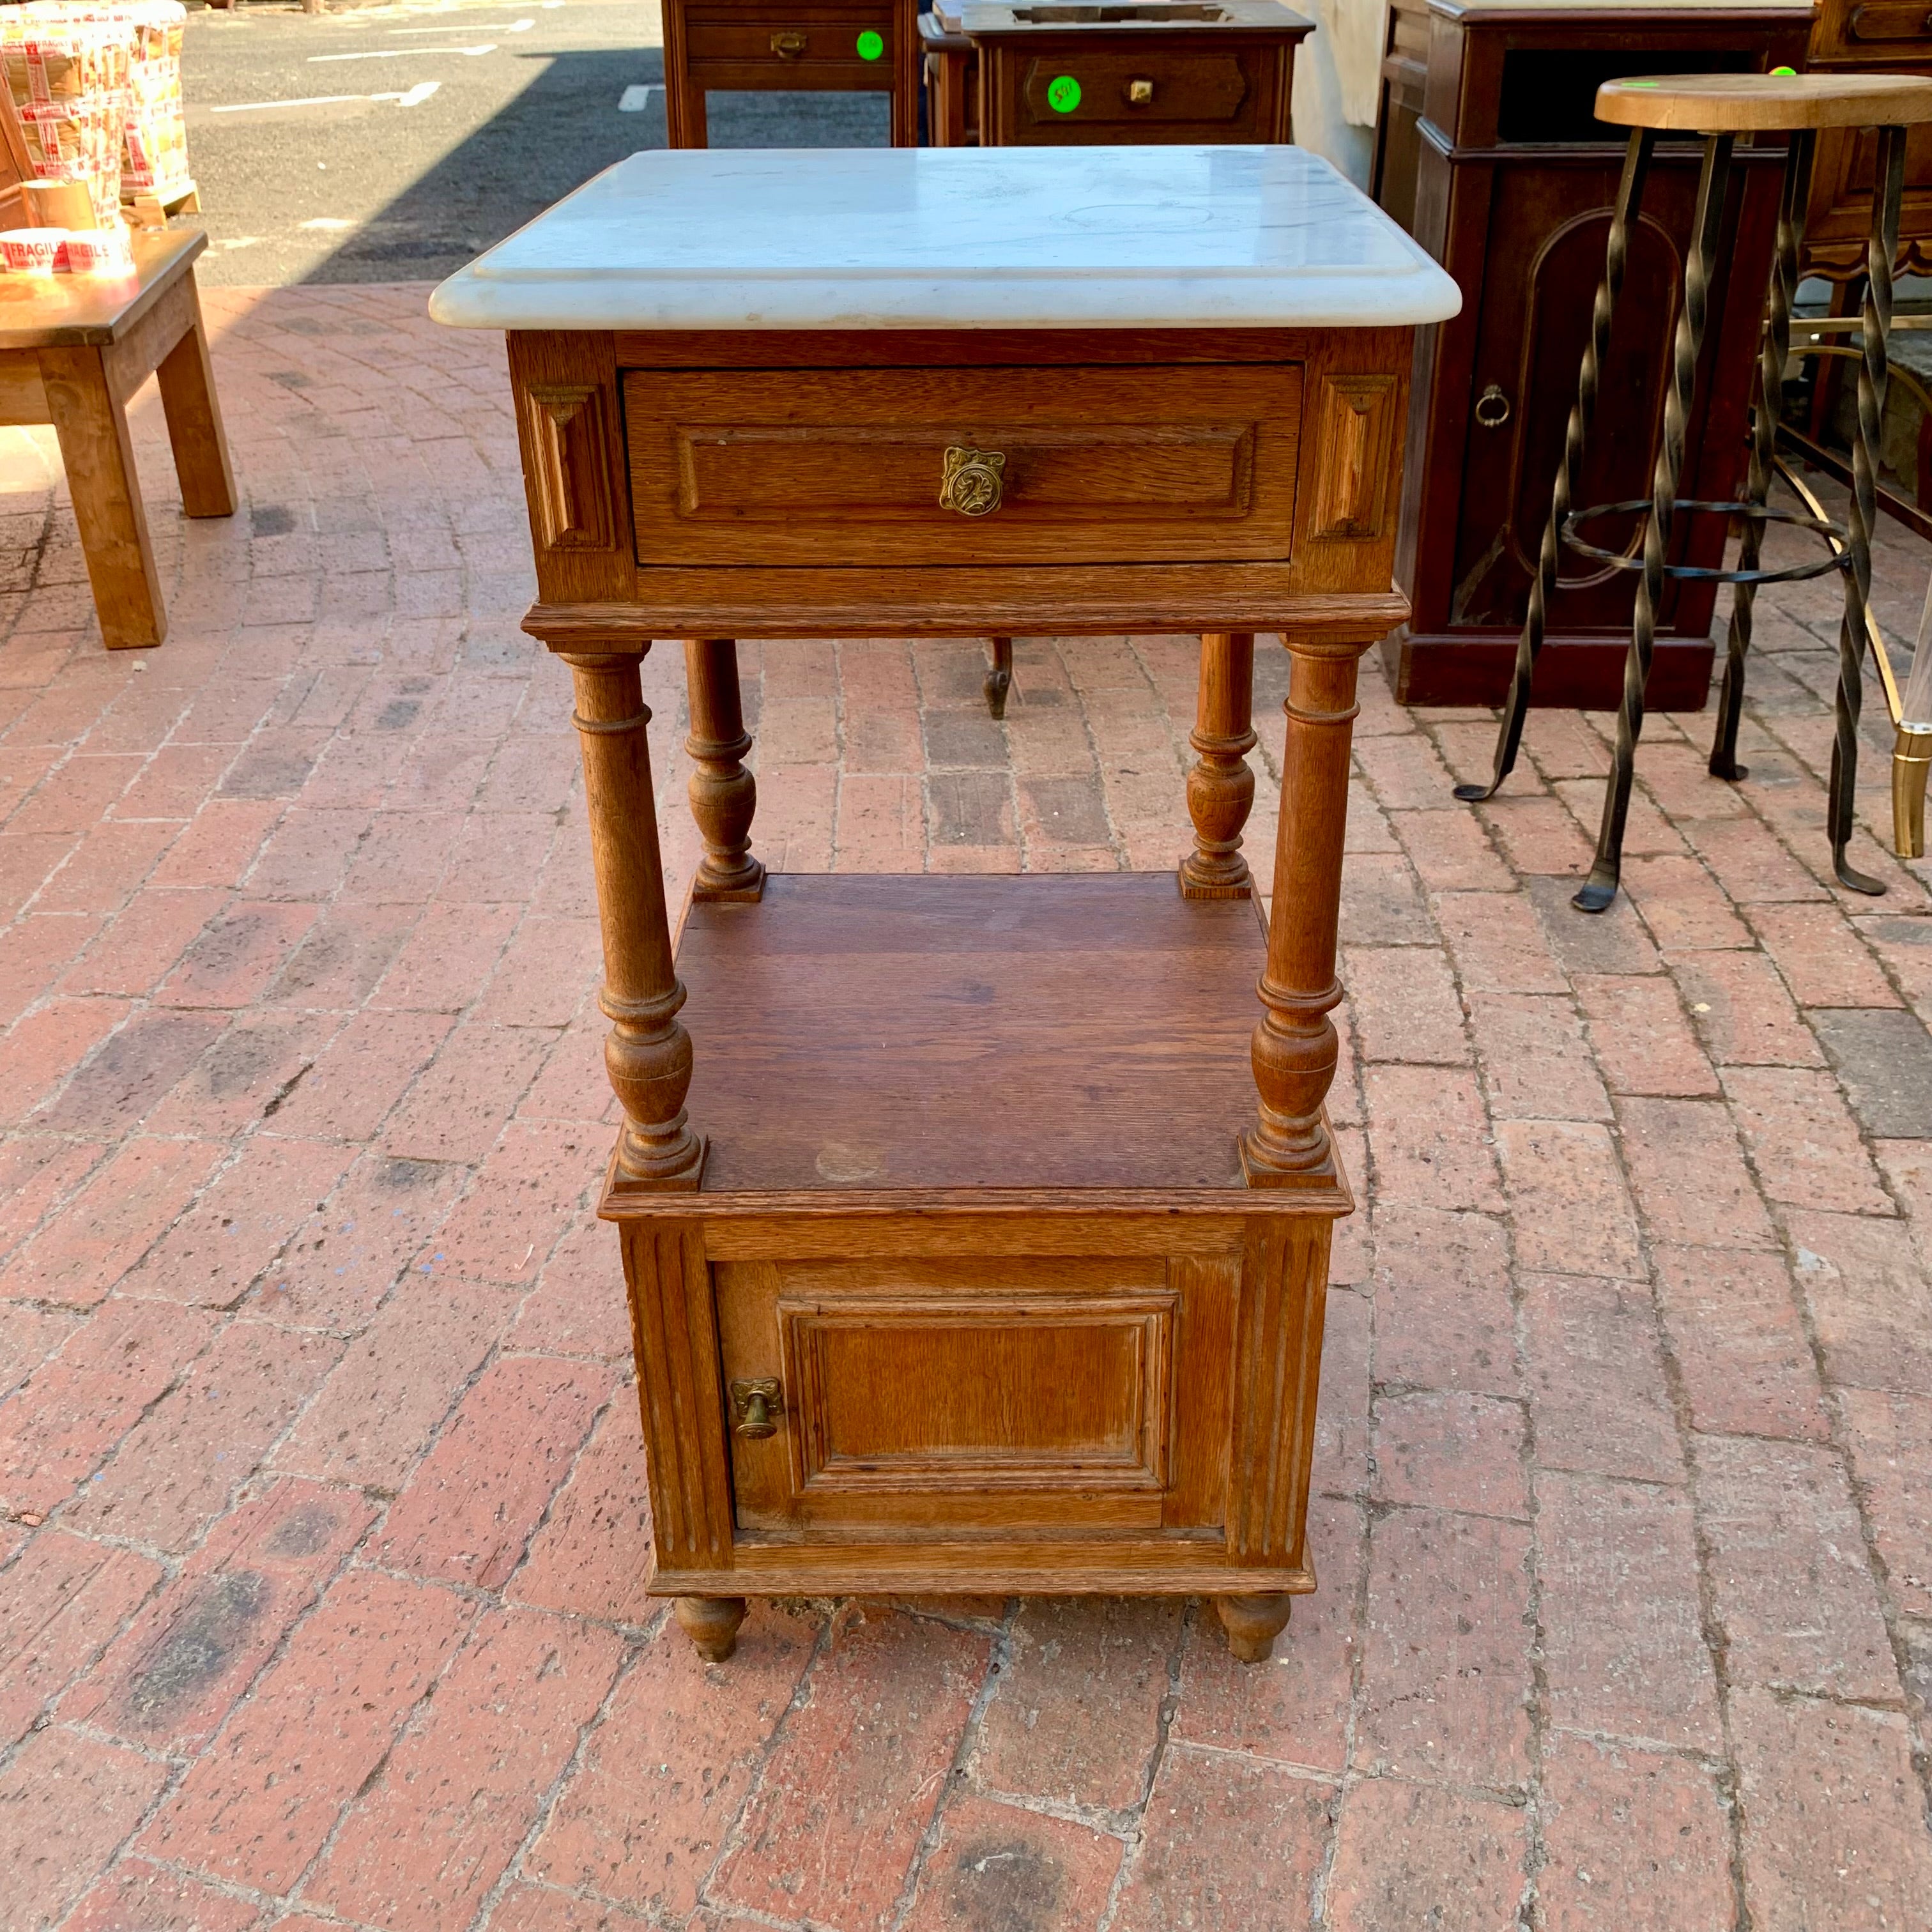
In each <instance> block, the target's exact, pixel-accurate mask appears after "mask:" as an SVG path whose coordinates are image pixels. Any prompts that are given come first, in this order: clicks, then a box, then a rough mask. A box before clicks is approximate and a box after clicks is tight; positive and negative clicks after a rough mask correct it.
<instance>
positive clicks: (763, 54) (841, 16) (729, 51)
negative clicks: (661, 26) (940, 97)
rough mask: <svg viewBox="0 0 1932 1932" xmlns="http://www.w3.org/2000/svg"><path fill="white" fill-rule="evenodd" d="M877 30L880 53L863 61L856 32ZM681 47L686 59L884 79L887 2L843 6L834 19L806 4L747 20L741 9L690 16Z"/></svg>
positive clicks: (887, 73) (888, 50)
mask: <svg viewBox="0 0 1932 1932" xmlns="http://www.w3.org/2000/svg"><path fill="white" fill-rule="evenodd" d="M865 33H873V34H877V35H878V37H879V38H880V40H881V41H882V42H883V43H884V44H883V52H880V53H878V54H877V55H874V57H873V58H871V60H869V61H868V60H867V59H865V57H864V56H863V55H862V54H861V53H860V52H859V35H860V34H865ZM685 49H686V54H687V57H688V58H689V59H690V60H691V61H692V62H699V61H723V62H730V63H731V64H732V65H740V66H741V65H746V64H759V65H769V66H771V67H772V68H823V67H825V66H826V65H837V66H841V67H851V68H858V69H860V70H862V71H864V72H865V73H867V74H877V75H879V76H880V77H883V79H885V80H889V78H890V77H891V75H892V65H893V63H892V56H893V49H892V7H891V6H890V5H889V4H886V5H880V7H878V8H877V10H876V11H874V12H871V13H866V12H862V11H860V10H857V9H854V8H849V7H848V8H846V9H844V10H842V11H841V12H840V13H838V14H837V15H836V16H835V17H831V18H827V17H826V16H824V15H823V14H814V13H813V12H812V11H811V10H810V9H809V8H808V7H800V8H798V9H796V10H795V11H794V10H785V9H781V8H778V7H771V8H768V9H760V10H757V11H756V12H754V13H752V15H751V17H750V18H749V19H747V18H746V17H745V13H743V12H741V11H739V10H735V9H734V10H733V11H731V12H730V13H693V14H691V15H688V17H686V20H685Z"/></svg>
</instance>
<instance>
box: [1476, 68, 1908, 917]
mask: <svg viewBox="0 0 1932 1932" xmlns="http://www.w3.org/2000/svg"><path fill="white" fill-rule="evenodd" d="M1597 115H1598V119H1600V120H1603V121H1610V122H1611V123H1612V124H1615V125H1616V126H1619V127H1628V128H1629V129H1630V130H1631V138H1630V145H1629V148H1628V150H1627V151H1626V153H1625V160H1624V171H1623V178H1622V181H1621V183H1620V184H1619V187H1618V190H1617V200H1616V211H1615V214H1614V216H1613V219H1612V221H1611V223H1610V240H1609V245H1608V248H1607V251H1606V253H1605V260H1604V277H1603V280H1602V281H1601V282H1600V283H1599V284H1598V288H1597V297H1596V303H1595V308H1594V309H1593V311H1592V315H1591V327H1590V341H1589V344H1588V345H1587V346H1586V348H1585V350H1584V353H1583V365H1582V367H1581V368H1580V370H1579V371H1578V374H1577V401H1576V405H1575V407H1574V408H1573V409H1572V410H1571V412H1570V421H1569V425H1568V432H1567V434H1566V435H1565V439H1564V447H1563V460H1562V463H1560V464H1559V466H1558V469H1557V472H1556V487H1555V488H1554V489H1553V491H1552V493H1551V497H1550V518H1549V521H1548V522H1547V523H1546V524H1545V526H1544V532H1543V543H1542V547H1541V552H1540V553H1539V555H1538V567H1537V573H1536V577H1535V581H1534V582H1533V583H1532V586H1531V588H1530V597H1529V614H1528V616H1527V617H1526V619H1525V621H1524V623H1523V636H1522V638H1521V640H1520V643H1518V645H1517V660H1516V670H1515V673H1514V676H1513V677H1512V679H1511V683H1510V694H1509V699H1508V703H1507V705H1506V706H1505V709H1504V713H1503V720H1502V730H1501V733H1499V737H1498V739H1497V743H1496V766H1495V770H1494V772H1493V775H1492V776H1491V778H1490V781H1489V783H1488V784H1469V785H1459V786H1458V787H1457V789H1456V796H1457V797H1458V798H1460V799H1468V800H1476V799H1485V798H1488V797H1490V796H1491V795H1492V794H1493V793H1494V792H1495V791H1496V788H1497V787H1499V785H1500V784H1502V781H1503V780H1504V779H1505V778H1507V777H1508V775H1509V773H1510V772H1511V769H1512V768H1513V766H1514V765H1515V763H1516V756H1517V750H1518V748H1519V747H1520V745H1521V743H1522V740H1523V722H1524V718H1525V716H1526V713H1527V712H1528V710H1529V692H1530V685H1531V682H1532V679H1533V677H1534V676H1535V668H1536V660H1537V656H1538V652H1540V651H1541V649H1542V646H1543V636H1544V617H1545V612H1546V610H1547V605H1548V600H1549V597H1550V591H1551V589H1553V586H1554V585H1555V583H1556V568H1557V557H1558V546H1559V544H1568V545H1569V546H1570V547H1571V548H1572V549H1574V550H1579V551H1580V552H1582V553H1583V554H1584V555H1585V556H1589V557H1592V558H1595V559H1598V561H1600V562H1605V563H1609V564H1610V565H1614V566H1616V567H1617V568H1622V569H1627V570H1637V571H1641V572H1642V573H1643V574H1642V575H1641V577H1640V579H1639V580H1638V584H1637V610H1636V614H1635V617H1634V622H1633V623H1632V625H1631V643H1630V649H1629V652H1628V655H1627V656H1626V658H1625V662H1624V686H1623V699H1622V703H1621V704H1620V705H1619V707H1618V711H1617V736H1616V752H1615V756H1614V757H1613V762H1612V766H1611V772H1610V787H1609V789H1608V790H1607V793H1606V794H1605V796H1604V817H1603V823H1602V825H1601V828H1600V829H1599V831H1598V838H1597V851H1596V858H1595V863H1594V864H1593V865H1592V868H1591V871H1590V875H1589V877H1588V878H1587V879H1586V880H1585V881H1584V883H1583V886H1582V887H1581V888H1580V889H1579V890H1578V892H1577V895H1576V897H1575V899H1574V901H1573V902H1574V904H1576V905H1577V907H1580V909H1581V910H1583V911H1585V912H1602V911H1603V910H1605V909H1606V908H1607V907H1608V906H1609V905H1610V903H1611V902H1612V901H1613V900H1614V899H1615V898H1616V895H1617V886H1618V882H1619V877H1620V876H1621V874H1622V864H1623V839H1624V825H1625V819H1626V818H1627V817H1628V814H1629V810H1630V790H1631V775H1632V771H1633V768H1634V762H1635V758H1636V753H1637V739H1638V736H1639V735H1640V733H1641V732H1642V731H1643V712H1644V687H1645V685H1646V682H1647V681H1648V679H1649V676H1650V666H1651V658H1652V653H1653V651H1654V649H1655V643H1656V637H1657V615H1658V604H1659V601H1660V600H1661V596H1662V594H1663V590H1664V581H1665V580H1666V579H1667V577H1688V576H1700V577H1705V578H1706V579H1711V578H1715V579H1716V580H1718V581H1719V582H1721V583H1730V584H1731V585H1732V586H1733V593H1732V594H1733V602H1732V609H1731V621H1730V631H1729V634H1728V636H1727V643H1726V652H1725V663H1724V686H1723V688H1722V690H1721V693H1720V694H1719V697H1718V723H1717V730H1716V735H1715V739H1714V740H1713V742H1712V748H1711V763H1710V769H1711V771H1712V774H1713V775H1715V776H1716V777H1718V778H1732V779H1736V778H1742V777H1744V776H1745V772H1744V770H1743V769H1742V766H1739V763H1738V762H1737V734H1738V724H1739V716H1740V714H1741V712H1742V706H1743V703H1744V686H1745V659H1746V657H1747V655H1748V652H1749V650H1750V647H1751V608H1752V603H1753V600H1754V598H1755V597H1756V595H1757V586H1759V585H1760V583H1788V582H1791V581H1794V580H1797V579H1799V578H1802V577H1817V576H1822V575H1823V574H1824V573H1825V572H1826V571H1829V570H1834V569H1842V570H1843V572H1844V574H1845V610H1844V617H1843V622H1842V624H1841V627H1840V630H1839V643H1838V700H1837V707H1836V709H1837V733H1836V737H1835V742H1834V744H1833V746H1832V782H1831V799H1830V805H1829V814H1828V819H1827V829H1828V832H1829V836H1830V838H1831V842H1832V867H1833V869H1834V871H1835V872H1836V874H1837V875H1838V880H1839V883H1841V884H1842V885H1844V886H1848V887H1849V888H1850V889H1852V891H1854V892H1869V893H1874V894H1875V893H1879V892H1883V891H1884V889H1885V888H1884V886H1882V885H1881V884H1880V883H1879V882H1878V881H1877V880H1876V879H1872V878H1868V877H1866V876H1865V874H1863V873H1861V872H1859V871H1855V869H1854V868H1852V866H1851V865H1850V864H1849V862H1847V860H1846V856H1845V848H1846V845H1847V844H1849V841H1850V839H1851V835H1852V824H1853V820H1854V813H1855V794H1856V790H1857V778H1858V713H1859V710H1860V708H1861V705H1862V703H1863V699H1864V679H1863V672H1862V659H1863V657H1864V643H1865V634H1866V631H1865V626H1866V605H1867V601H1868V600H1869V598H1870V592H1871V533H1872V523H1873V515H1874V499H1875V494H1876V487H1877V475H1878V464H1879V428H1880V424H1881V421H1882V417H1883V415H1884V411H1885V387H1886V379H1887V362H1886V346H1885V344H1886V335H1887V332H1888V329H1890V326H1891V277H1892V262H1893V258H1894V254H1896V252H1897V242H1898V220H1899V202H1900V193H1901V189H1902V185H1903V179H1904V169H1905V136H1906V128H1907V127H1910V126H1915V125H1917V124H1919V123H1921V122H1924V121H1932V80H1925V79H1921V78H1918V77H1912V76H1907V75H1895V74H1685V75H1667V76H1661V77H1655V78H1646V79H1644V80H1613V81H1610V82H1607V83H1605V85H1604V86H1603V87H1601V88H1600V89H1598V93H1597ZM1835 127H1849V128H1867V127H1871V128H1876V130H1878V160H1877V168H1876V175H1875V177H1874V180H1873V191H1872V212H1871V231H1870V242H1869V243H1868V245H1867V256H1866V260H1867V278H1866V284H1865V296H1864V311H1863V314H1862V317H1861V342H1862V360H1861V363H1860V365H1859V369H1858V435H1857V438H1856V440H1855V444H1854V446H1853V451H1852V486H1853V487H1852V502H1851V510H1850V516H1849V528H1848V529H1846V530H1845V531H1843V532H1839V531H1838V529H1836V527H1835V526H1833V525H1831V524H1829V523H1824V522H1822V521H1821V520H1820V519H1818V518H1816V517H1801V516H1796V515H1794V514H1791V513H1790V512H1788V511H1781V510H1774V509H1772V508H1770V507H1769V505H1768V504H1767V503H1766V495H1767V493H1768V492H1769V487H1770V483H1771V475H1772V454H1773V445H1774V440H1775V437H1776V434H1777V429H1778V405H1779V401H1780V399H1781V392H1782V389H1783V384H1784V364H1785V359H1786V356H1787V351H1788V350H1789V348H1790V336H1791V303H1792V299H1793V295H1794V293H1796V288H1797V282H1798V258H1799V248H1800V247H1801V246H1802V242H1803V239H1804V226H1805V208H1806V205H1807V203H1808V200H1809V198H1810V195H1811V175H1812V165H1813V158H1814V151H1815V147H1816V143H1817V134H1818V132H1819V130H1820V129H1823V128H1835ZM1670 133H1679V134H1683V133H1694V134H1697V136H1700V138H1701V139H1702V140H1703V144H1704V154H1703V170H1702V172H1701V174H1700V178H1699V181H1698V190H1697V214H1696V216H1695V218H1694V221H1693V223H1692V239H1691V254H1690V258H1689V260H1688V262H1687V263H1686V264H1685V271H1684V301H1683V305H1682V308H1680V310H1679V312H1678V317H1677V326H1676V335H1675V338H1674V340H1673V344H1672V355H1671V360H1672V370H1671V383H1670V389H1669V391H1668V392H1667V395H1666V397H1665V401H1664V435H1663V438H1662V440H1661V443H1660V445H1659V447H1658V455H1657V463H1656V467H1655V471H1654V472H1653V475H1652V487H1651V494H1650V497H1649V500H1648V501H1647V502H1646V501H1644V500H1643V499H1639V500H1637V501H1635V502H1624V503H1605V504H1598V505H1592V507H1590V508H1585V509H1581V510H1577V509H1573V508H1572V507H1571V496H1572V493H1573V491H1574V488H1575V487H1576V481H1577V476H1578V475H1579V474H1580V472H1581V469H1582V466H1583V452H1584V447H1585V444H1586V441H1587V440H1588V438H1589V432H1590V425H1591V419H1592V416H1594V414H1595V408H1596V401H1597V390H1598V380H1599V375H1600V371H1601V369H1602V368H1603V366H1604V359H1605V357H1606V356H1607V353H1608V350H1609V347H1610V326H1611V321H1612V318H1613V315H1614V314H1615V311H1616V301H1617V296H1618V293H1619V289H1620V288H1621V287H1622V281H1623V272H1624V264H1625V258H1626V254H1627V251H1628V245H1629V239H1630V236H1631V233H1632V231H1633V230H1634V228H1635V226H1636V224H1637V219H1638V216H1639V213H1640V209H1641V207H1642V203H1643V184H1644V177H1645V175H1646V172H1648V170H1649V166H1650V163H1651V159H1652V154H1653V152H1654V151H1655V147H1656V144H1657V140H1658V136H1659V135H1660V134H1670ZM1765 133H1785V134H1788V135H1789V136H1790V147H1789V150H1788V152H1787V157H1786V161H1785V177H1784V192H1783V195H1782V197H1781V202H1780V205H1779V211H1778V247H1777V253H1776V257H1775V260H1774V262H1773V265H1772V275H1771V284H1770V288H1769V293H1768V296H1767V299H1766V319H1765V326H1764V329H1763V333H1762V336H1761V347H1760V356H1759V362H1758V370H1757V380H1756V383H1755V385H1754V390H1753V395H1752V403H1751V408H1752V418H1753V430H1752V437H1751V465H1750V472H1749V477H1748V481H1747V483H1746V485H1745V498H1744V499H1743V500H1742V501H1740V502H1696V501H1690V500H1687V499H1682V498H1680V497H1679V496H1678V494H1677V485H1678V477H1679V471H1680V469H1681V468H1682V462H1683V457H1684V442H1685V424H1686V422H1688V419H1689V417H1690V414H1691V404H1692V403H1693V401H1694V386H1695V383H1696V380H1697V358H1698V354H1699V351H1700V348H1701V347H1702V344H1703V334H1704V323H1705V314H1706V303H1707V299H1708V294H1709V287H1710V282H1711V276H1712V269H1713V267H1714V266H1715V263H1716V260H1717V258H1718V251H1719V249H1720V248H1721V247H1722V246H1723V245H1724V236H1723V235H1722V233H1721V226H1722V217H1723V214H1724V193H1725V188H1726V186H1727V181H1728V178H1729V175H1730V166H1731V157H1732V149H1733V146H1734V145H1735V144H1736V139H1737V137H1738V136H1739V135H1740V134H1765ZM1679 511H1686V512H1688V513H1690V514H1700V513H1703V514H1722V515H1726V516H1730V517H1736V518H1738V519H1739V520H1741V521H1742V523H1743V524H1744V534H1743V539H1742V544H1741V545H1740V549H1739V558H1738V567H1737V568H1736V569H1735V570H1710V569H1704V568H1697V567H1695V566H1691V565H1682V564H1673V563H1671V562H1668V561H1667V556H1668V553H1669V550H1670V538H1671V529H1672V525H1673V520H1674V518H1675V517H1676V514H1678V513H1679ZM1632 513H1640V514H1642V516H1643V553H1642V555H1641V556H1632V555H1631V554H1629V553H1628V552H1622V551H1617V550H1612V549H1610V548H1609V547H1606V546H1604V545H1601V544H1597V543H1594V542H1592V541H1590V540H1589V538H1588V537H1586V536H1585V535H1582V534H1581V533H1580V528H1579V526H1583V525H1586V524H1588V523H1591V522H1592V520H1595V519H1598V518H1601V517H1607V516H1610V515H1613V514H1632ZM1767 522H1780V523H1793V524H1796V525H1797V526H1799V527H1800V528H1803V529H1812V530H1815V531H1817V532H1818V533H1819V535H1820V537H1821V538H1823V539H1824V540H1825V541H1826V550H1827V553H1826V555H1824V556H1822V557H1820V559H1818V560H1817V561H1816V562H1811V563H1804V564H1797V565H1790V566H1789V567H1787V568H1785V569H1783V570H1763V569H1761V568H1760V567H1759V559H1760V553H1761V550H1762V546H1763V534H1764V525H1765V523H1767ZM1834 538H1837V539H1838V541H1836V542H1834V541H1832V540H1833V539H1834Z"/></svg>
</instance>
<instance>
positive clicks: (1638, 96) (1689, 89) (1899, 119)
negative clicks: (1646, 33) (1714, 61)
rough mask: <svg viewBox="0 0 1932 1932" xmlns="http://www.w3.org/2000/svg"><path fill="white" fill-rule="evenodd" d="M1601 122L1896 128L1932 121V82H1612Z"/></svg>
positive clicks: (1685, 77) (1801, 78) (1722, 129)
mask: <svg viewBox="0 0 1932 1932" xmlns="http://www.w3.org/2000/svg"><path fill="white" fill-rule="evenodd" d="M1597 118H1598V120H1599V121H1610V122H1611V123H1612V124H1613V125H1615V126H1616V127H1655V128H1658V129H1659V130H1665V131H1669V132H1673V133H1685V134H1744V133H1751V132H1754V131H1757V132H1762V133H1781V132H1789V131H1790V130H1794V129H1797V128H1802V127H1909V126H1912V125H1914V124H1916V123H1918V122H1919V121H1932V80H1927V79H1924V78H1922V77H1920V76H1918V75H1916V74H1656V75H1651V76H1646V77H1644V78H1643V79H1642V80H1607V81H1605V82H1604V84H1603V86H1601V87H1600V88H1598V90H1597Z"/></svg>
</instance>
